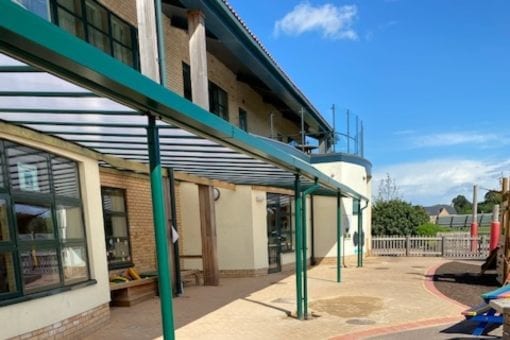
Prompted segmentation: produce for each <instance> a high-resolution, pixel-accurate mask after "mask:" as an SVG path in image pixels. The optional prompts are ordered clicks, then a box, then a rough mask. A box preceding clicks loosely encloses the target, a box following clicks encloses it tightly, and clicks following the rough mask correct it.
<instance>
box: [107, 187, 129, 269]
mask: <svg viewBox="0 0 510 340" xmlns="http://www.w3.org/2000/svg"><path fill="white" fill-rule="evenodd" d="M106 190H114V191H119V192H122V198H123V202H124V212H123V213H122V212H113V214H112V212H109V213H107V212H106V210H105V208H104V193H103V192H104V191H106ZM101 205H102V208H103V221H104V223H103V225H104V227H106V218H107V216H109V217H110V218H111V217H112V216H117V217H124V218H125V219H126V235H127V236H125V237H126V239H127V241H128V250H129V258H130V260H129V261H123V262H116V263H110V261H109V260H108V254H106V255H107V256H106V261H107V263H108V270H115V269H125V268H130V267H134V262H133V249H132V247H131V232H130V228H129V212H128V205H127V190H126V189H125V188H116V187H111V186H107V185H105V186H103V185H102V186H101ZM104 236H105V245H106V247H107V248H106V249H108V243H107V242H108V238H107V237H108V236H107V235H106V229H105V235H104ZM111 237H113V236H111Z"/></svg>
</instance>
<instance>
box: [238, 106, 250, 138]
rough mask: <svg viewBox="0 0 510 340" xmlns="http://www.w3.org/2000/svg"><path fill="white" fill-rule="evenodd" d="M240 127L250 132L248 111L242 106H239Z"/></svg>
mask: <svg viewBox="0 0 510 340" xmlns="http://www.w3.org/2000/svg"><path fill="white" fill-rule="evenodd" d="M239 128H240V129H241V130H243V131H245V132H248V112H247V111H246V110H245V109H243V108H242V107H240V108H239Z"/></svg>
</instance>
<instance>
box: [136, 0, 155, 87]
mask: <svg viewBox="0 0 510 340" xmlns="http://www.w3.org/2000/svg"><path fill="white" fill-rule="evenodd" d="M136 13H137V18H138V36H139V39H138V44H140V49H139V51H140V68H141V71H142V74H143V75H144V76H147V77H149V78H151V79H152V80H154V81H156V82H159V69H158V46H157V41H156V14H155V9H154V0H136Z"/></svg>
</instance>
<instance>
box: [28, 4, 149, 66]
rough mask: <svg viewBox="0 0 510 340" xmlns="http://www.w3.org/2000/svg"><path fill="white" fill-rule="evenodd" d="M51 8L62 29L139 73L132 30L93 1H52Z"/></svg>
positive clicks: (135, 34) (136, 47)
mask: <svg viewBox="0 0 510 340" xmlns="http://www.w3.org/2000/svg"><path fill="white" fill-rule="evenodd" d="M32 1H35V0H32ZM51 4H52V11H53V17H54V21H55V23H56V24H57V25H58V26H60V27H61V28H62V29H64V30H66V31H67V32H69V33H71V34H73V35H75V36H77V37H79V38H81V39H83V40H85V41H87V42H89V43H90V44H92V45H94V46H95V47H97V48H99V49H101V50H102V51H104V52H106V53H108V54H109V55H111V56H113V57H115V58H116V59H118V60H120V61H122V62H123V63H124V64H127V65H129V66H131V67H133V68H135V69H139V66H138V46H137V30H136V28H135V27H133V26H131V25H130V24H128V23H127V22H126V21H124V20H122V19H121V18H119V17H118V16H116V15H115V14H113V13H112V12H110V11H109V10H108V9H106V7H103V6H102V5H101V4H99V3H98V2H96V1H94V0H51Z"/></svg>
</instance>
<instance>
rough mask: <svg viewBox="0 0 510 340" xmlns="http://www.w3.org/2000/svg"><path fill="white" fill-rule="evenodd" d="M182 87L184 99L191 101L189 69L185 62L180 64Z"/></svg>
mask: <svg viewBox="0 0 510 340" xmlns="http://www.w3.org/2000/svg"><path fill="white" fill-rule="evenodd" d="M182 85H183V87H184V98H186V99H188V100H193V94H192V91H191V69H190V67H189V65H188V64H186V63H185V62H183V63H182Z"/></svg>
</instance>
